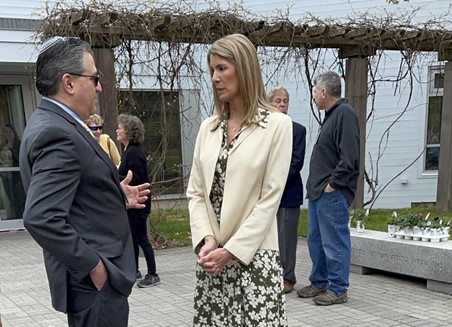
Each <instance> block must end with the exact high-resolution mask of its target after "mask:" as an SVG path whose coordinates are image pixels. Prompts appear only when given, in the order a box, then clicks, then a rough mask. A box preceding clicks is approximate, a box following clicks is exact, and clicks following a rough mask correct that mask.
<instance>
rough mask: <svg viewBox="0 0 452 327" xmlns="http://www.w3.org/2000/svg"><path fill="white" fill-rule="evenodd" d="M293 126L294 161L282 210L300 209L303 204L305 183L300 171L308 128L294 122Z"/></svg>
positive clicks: (284, 194)
mask: <svg viewBox="0 0 452 327" xmlns="http://www.w3.org/2000/svg"><path fill="white" fill-rule="evenodd" d="M292 126H293V133H292V135H293V146H292V159H291V161H290V170H289V176H288V177H287V183H286V186H285V188H284V193H283V196H282V198H281V203H280V204H279V207H280V208H292V207H299V206H301V205H302V204H303V182H302V181H301V175H300V171H301V168H303V163H304V155H305V150H306V128H305V127H304V126H303V125H301V124H298V123H296V122H292Z"/></svg>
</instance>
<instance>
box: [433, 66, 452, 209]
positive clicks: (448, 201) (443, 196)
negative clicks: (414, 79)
mask: <svg viewBox="0 0 452 327" xmlns="http://www.w3.org/2000/svg"><path fill="white" fill-rule="evenodd" d="M451 140H452V61H450V59H449V61H447V62H446V65H445V69H444V93H443V107H442V112H441V139H440V151H439V164H438V185H437V190H436V210H437V211H438V212H450V211H452V148H451Z"/></svg>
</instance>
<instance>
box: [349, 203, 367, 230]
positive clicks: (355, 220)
mask: <svg viewBox="0 0 452 327" xmlns="http://www.w3.org/2000/svg"><path fill="white" fill-rule="evenodd" d="M350 217H351V221H352V226H355V227H356V231H357V232H358V233H362V232H364V230H365V228H366V222H367V220H368V219H369V209H367V210H364V209H352V210H350Z"/></svg>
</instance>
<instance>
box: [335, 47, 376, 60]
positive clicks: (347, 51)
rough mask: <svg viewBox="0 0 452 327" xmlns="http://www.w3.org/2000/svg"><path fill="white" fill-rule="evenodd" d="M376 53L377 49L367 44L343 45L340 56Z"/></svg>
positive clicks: (352, 56)
mask: <svg viewBox="0 0 452 327" xmlns="http://www.w3.org/2000/svg"><path fill="white" fill-rule="evenodd" d="M373 55H375V49H372V48H369V47H367V46H361V47H347V46H345V47H341V48H340V49H339V58H340V59H345V58H357V57H359V58H364V57H369V56H373Z"/></svg>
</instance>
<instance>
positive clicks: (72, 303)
mask: <svg viewBox="0 0 452 327" xmlns="http://www.w3.org/2000/svg"><path fill="white" fill-rule="evenodd" d="M128 320H129V303H128V301H127V297H126V296H124V295H123V294H121V293H119V292H118V291H117V290H116V289H115V288H113V287H112V286H111V285H110V280H109V279H108V278H107V280H106V281H105V284H104V287H103V288H102V289H101V290H100V291H98V290H97V289H96V288H95V286H94V284H93V283H92V281H91V277H90V276H89V275H88V276H87V277H86V278H85V279H84V280H83V281H81V282H78V281H76V280H75V279H74V278H71V277H70V278H69V283H68V313H67V321H68V325H69V327H87V326H89V327H111V326H115V327H127V324H128Z"/></svg>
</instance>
